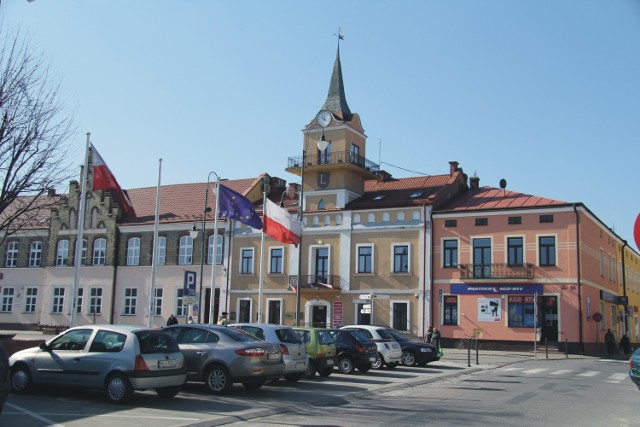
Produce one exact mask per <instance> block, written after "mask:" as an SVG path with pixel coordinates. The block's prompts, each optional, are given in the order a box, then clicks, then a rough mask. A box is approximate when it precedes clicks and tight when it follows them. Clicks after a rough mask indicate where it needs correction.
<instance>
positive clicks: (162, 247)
mask: <svg viewBox="0 0 640 427" xmlns="http://www.w3.org/2000/svg"><path fill="white" fill-rule="evenodd" d="M156 250H157V257H156V265H165V263H166V262H167V238H166V237H164V236H158V247H157V249H156Z"/></svg>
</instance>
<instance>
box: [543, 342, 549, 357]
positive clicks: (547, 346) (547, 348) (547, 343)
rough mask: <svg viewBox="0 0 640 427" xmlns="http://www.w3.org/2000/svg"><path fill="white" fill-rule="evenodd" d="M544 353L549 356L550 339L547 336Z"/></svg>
mask: <svg viewBox="0 0 640 427" xmlns="http://www.w3.org/2000/svg"><path fill="white" fill-rule="evenodd" d="M544 354H545V356H546V357H547V359H548V358H549V341H548V340H547V339H546V338H545V339H544Z"/></svg>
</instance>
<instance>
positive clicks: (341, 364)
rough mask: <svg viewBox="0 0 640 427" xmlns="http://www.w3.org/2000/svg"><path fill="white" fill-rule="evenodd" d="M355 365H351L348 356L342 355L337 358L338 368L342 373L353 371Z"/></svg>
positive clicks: (351, 361)
mask: <svg viewBox="0 0 640 427" xmlns="http://www.w3.org/2000/svg"><path fill="white" fill-rule="evenodd" d="M355 369H356V368H355V366H353V360H351V359H350V358H349V357H342V358H340V360H338V370H339V371H340V373H342V374H352V373H353V371H355Z"/></svg>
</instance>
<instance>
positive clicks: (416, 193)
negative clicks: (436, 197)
mask: <svg viewBox="0 0 640 427" xmlns="http://www.w3.org/2000/svg"><path fill="white" fill-rule="evenodd" d="M423 194H424V191H416V192H415V193H411V194H410V195H409V198H410V199H417V198H418V197H420V196H422V195H423Z"/></svg>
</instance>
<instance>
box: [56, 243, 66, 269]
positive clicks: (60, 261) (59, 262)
mask: <svg viewBox="0 0 640 427" xmlns="http://www.w3.org/2000/svg"><path fill="white" fill-rule="evenodd" d="M67 265H69V241H68V240H66V239H63V240H60V241H58V250H57V252H56V266H57V267H65V266H67Z"/></svg>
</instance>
